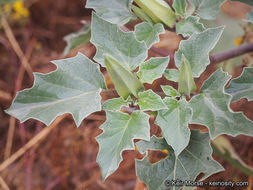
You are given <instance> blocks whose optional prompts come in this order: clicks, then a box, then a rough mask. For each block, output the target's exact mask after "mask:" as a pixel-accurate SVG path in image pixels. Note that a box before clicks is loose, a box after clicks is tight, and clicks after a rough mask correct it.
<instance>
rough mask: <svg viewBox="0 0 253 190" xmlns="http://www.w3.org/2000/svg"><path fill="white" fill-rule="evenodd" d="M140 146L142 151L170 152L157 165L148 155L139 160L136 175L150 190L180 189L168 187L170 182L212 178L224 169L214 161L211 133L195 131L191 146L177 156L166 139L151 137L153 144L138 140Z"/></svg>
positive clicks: (192, 135) (192, 134)
mask: <svg viewBox="0 0 253 190" xmlns="http://www.w3.org/2000/svg"><path fill="white" fill-rule="evenodd" d="M137 147H138V149H139V150H140V152H144V151H147V150H164V149H167V150H168V152H169V155H168V156H167V157H166V158H165V159H162V160H160V161H159V162H157V163H155V164H151V163H150V162H149V161H148V156H145V157H144V158H143V159H142V160H136V161H135V165H136V173H137V176H138V177H139V179H140V180H142V181H143V182H144V183H145V184H146V185H147V186H148V188H149V190H166V189H168V188H172V189H176V190H179V189H181V188H182V187H179V186H173V187H170V186H166V185H165V184H166V181H167V180H170V181H171V180H181V181H185V180H191V181H195V180H196V177H197V176H198V175H199V174H200V173H204V174H205V176H204V177H203V178H202V179H201V180H203V179H205V178H207V177H209V176H210V175H212V174H214V173H217V172H220V171H222V170H223V167H222V166H221V165H220V164H219V163H218V162H216V161H215V160H213V158H212V148H211V146H210V139H209V136H208V133H200V132H199V131H192V133H191V138H190V142H189V145H188V146H187V147H186V148H185V149H184V150H183V152H181V153H180V154H179V156H175V153H174V152H173V150H172V148H171V147H170V146H169V145H167V143H166V141H165V139H164V138H157V137H155V136H152V138H151V139H150V142H147V141H139V142H137Z"/></svg>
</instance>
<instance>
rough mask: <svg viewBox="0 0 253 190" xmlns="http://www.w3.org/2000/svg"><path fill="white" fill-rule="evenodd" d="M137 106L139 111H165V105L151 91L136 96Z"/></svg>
mask: <svg viewBox="0 0 253 190" xmlns="http://www.w3.org/2000/svg"><path fill="white" fill-rule="evenodd" d="M138 96H139V97H138V101H137V104H138V105H139V106H140V109H141V110H143V111H145V110H152V111H157V110H161V109H165V108H166V105H165V104H164V103H163V101H162V99H161V97H160V96H159V95H157V94H156V93H154V92H153V91H152V90H151V89H149V90H147V91H144V92H140V93H139V94H138Z"/></svg>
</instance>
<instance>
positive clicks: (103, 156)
mask: <svg viewBox="0 0 253 190" xmlns="http://www.w3.org/2000/svg"><path fill="white" fill-rule="evenodd" d="M106 117H107V120H106V122H105V123H104V124H103V125H102V126H101V127H100V129H102V130H103V133H102V134H100V135H99V136H98V137H97V138H96V139H97V141H98V143H99V152H98V156H97V162H98V163H99V165H100V168H101V171H102V177H103V179H106V178H107V177H108V176H109V175H111V174H112V173H113V172H114V171H115V170H116V169H117V168H118V167H119V164H120V162H121V161H122V155H121V154H122V152H123V151H124V150H134V143H133V139H144V140H147V141H149V140H150V132H149V130H150V126H149V115H147V114H145V113H144V112H142V111H134V112H133V113H132V115H128V114H126V113H121V112H110V111H107V112H106Z"/></svg>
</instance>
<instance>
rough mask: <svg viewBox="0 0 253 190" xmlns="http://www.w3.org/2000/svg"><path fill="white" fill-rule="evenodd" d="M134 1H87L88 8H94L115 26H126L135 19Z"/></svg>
mask: <svg viewBox="0 0 253 190" xmlns="http://www.w3.org/2000/svg"><path fill="white" fill-rule="evenodd" d="M132 1H133V0H113V1H112V0H102V1H101V0H87V3H86V8H92V9H94V10H95V11H96V13H97V14H98V15H99V16H101V17H102V18H103V19H105V20H107V21H108V22H111V23H113V24H119V25H124V24H126V23H127V22H128V21H129V20H130V19H133V18H135V17H134V15H133V14H132V12H131V4H132Z"/></svg>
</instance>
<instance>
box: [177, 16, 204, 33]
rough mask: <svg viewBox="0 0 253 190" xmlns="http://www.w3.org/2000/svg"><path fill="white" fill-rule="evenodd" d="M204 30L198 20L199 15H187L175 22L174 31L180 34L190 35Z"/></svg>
mask: <svg viewBox="0 0 253 190" xmlns="http://www.w3.org/2000/svg"><path fill="white" fill-rule="evenodd" d="M204 30H205V27H204V25H203V24H202V23H200V22H199V17H197V16H189V17H187V18H186V19H184V20H182V21H180V22H178V23H177V24H176V33H177V34H182V35H183V36H184V37H186V36H191V35H192V34H193V33H200V32H203V31H204Z"/></svg>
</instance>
